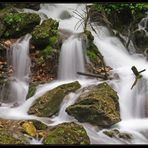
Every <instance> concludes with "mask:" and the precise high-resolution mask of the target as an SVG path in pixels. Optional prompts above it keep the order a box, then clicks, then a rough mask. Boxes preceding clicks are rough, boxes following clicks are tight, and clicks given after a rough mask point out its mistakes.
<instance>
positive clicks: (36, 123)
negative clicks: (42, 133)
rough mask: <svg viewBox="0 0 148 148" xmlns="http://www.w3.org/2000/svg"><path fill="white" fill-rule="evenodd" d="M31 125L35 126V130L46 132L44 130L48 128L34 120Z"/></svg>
mask: <svg viewBox="0 0 148 148" xmlns="http://www.w3.org/2000/svg"><path fill="white" fill-rule="evenodd" d="M32 123H33V125H34V126H35V128H36V129H37V130H46V129H47V128H48V126H47V125H45V124H43V123H42V122H40V121H36V120H34V121H32Z"/></svg>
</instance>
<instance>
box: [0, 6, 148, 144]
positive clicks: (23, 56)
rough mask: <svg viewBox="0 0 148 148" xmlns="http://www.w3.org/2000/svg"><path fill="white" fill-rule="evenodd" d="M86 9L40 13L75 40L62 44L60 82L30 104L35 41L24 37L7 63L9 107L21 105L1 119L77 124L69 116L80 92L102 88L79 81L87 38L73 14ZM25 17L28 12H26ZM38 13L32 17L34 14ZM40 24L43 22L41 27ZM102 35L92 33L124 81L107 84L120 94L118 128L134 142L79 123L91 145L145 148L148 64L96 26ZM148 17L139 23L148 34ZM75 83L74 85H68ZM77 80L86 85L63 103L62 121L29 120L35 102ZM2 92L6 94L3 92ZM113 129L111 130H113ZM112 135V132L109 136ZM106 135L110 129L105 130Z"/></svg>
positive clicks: (2, 112) (1, 110)
mask: <svg viewBox="0 0 148 148" xmlns="http://www.w3.org/2000/svg"><path fill="white" fill-rule="evenodd" d="M84 8H85V6H84V5H82V4H41V9H40V10H39V11H36V12H35V11H34V13H39V14H40V15H42V21H43V20H44V19H47V18H46V17H45V16H44V14H46V15H47V17H48V18H50V17H51V18H53V19H56V20H57V21H59V30H60V29H61V30H68V31H70V32H71V35H70V36H69V37H68V38H67V39H66V40H65V41H64V42H63V44H62V47H61V53H60V57H59V67H58V80H55V81H52V82H50V83H47V84H44V85H42V86H40V87H38V88H37V91H36V93H35V95H34V96H32V97H31V98H29V99H27V100H25V99H26V95H27V92H28V84H29V75H30V66H31V62H30V58H29V41H30V39H31V35H29V34H27V35H26V36H25V37H23V38H20V39H19V40H18V41H17V42H16V43H15V44H14V45H12V46H11V47H10V49H9V50H8V63H9V65H10V66H12V68H13V73H12V76H11V77H10V95H9V96H8V99H7V100H6V101H5V100H4V101H5V102H8V103H9V102H13V103H17V104H19V106H17V107H14V108H9V106H1V107H0V118H4V119H15V120H31V119H33V120H38V121H44V123H46V121H48V119H49V121H50V120H51V121H52V123H49V124H48V123H47V125H49V126H54V125H57V124H59V123H63V122H72V121H74V122H78V121H76V119H74V118H73V117H71V116H69V115H68V114H67V113H66V112H65V109H66V108H67V107H68V106H69V105H72V104H73V103H75V102H76V101H77V98H78V97H79V95H81V89H83V88H84V87H87V86H89V85H97V84H98V83H102V81H99V80H97V79H79V78H80V76H79V75H77V72H78V71H80V72H85V66H84V56H85V55H84V53H85V51H84V50H85V49H84V48H83V47H84V46H83V45H84V44H83V41H82V38H81V37H80V36H78V33H81V32H83V26H82V25H81V26H80V27H79V28H78V29H77V30H76V29H74V28H75V25H76V24H77V22H78V21H79V20H77V19H76V18H75V17H79V16H75V14H72V11H73V10H78V11H79V12H80V13H81V12H83V10H84ZM63 11H67V13H68V15H67V16H71V17H68V18H64V19H63V17H61V14H62V13H63ZM26 12H29V11H28V10H27V9H26ZM30 12H33V11H30ZM42 21H41V22H42ZM92 25H93V27H94V29H95V31H96V32H97V34H96V33H95V32H94V31H93V30H92V29H91V28H89V30H90V31H91V33H92V35H93V36H94V44H95V45H96V46H97V47H98V49H99V51H100V52H101V54H102V55H103V57H104V60H105V63H106V65H109V66H110V67H112V68H113V70H112V71H111V72H112V74H118V75H119V79H118V80H116V79H112V80H108V81H107V82H108V83H109V84H110V85H111V86H112V87H113V89H115V91H117V94H118V96H119V104H120V115H121V119H122V120H121V122H119V123H117V124H116V125H114V127H116V128H117V129H118V130H120V131H123V132H124V131H125V132H129V133H131V134H132V135H133V139H132V140H131V141H128V140H124V139H121V138H117V137H112V138H110V137H108V136H106V135H105V134H104V133H103V130H100V129H99V128H98V127H97V128H96V127H95V126H93V125H90V124H88V123H79V122H78V124H81V125H82V126H83V127H84V128H85V129H86V132H87V134H88V136H89V138H90V141H91V144H133V143H134V144H139V143H140V144H141V143H143V144H146V143H148V136H147V137H146V136H145V135H144V134H143V133H142V132H147V130H148V118H147V117H148V62H147V61H146V60H145V59H144V56H141V55H139V54H134V53H132V54H129V53H128V51H127V49H126V48H125V47H124V46H123V44H122V43H121V42H120V40H119V39H118V38H117V37H114V36H112V35H111V34H110V32H109V30H108V29H107V28H106V27H104V26H98V25H96V24H92ZM146 25H147V16H146V17H145V18H144V19H143V20H142V21H141V22H140V23H139V29H144V30H145V28H146ZM132 66H136V68H137V69H138V70H139V71H140V70H143V69H146V71H145V72H143V73H142V74H141V75H142V79H140V80H138V81H137V84H136V85H135V86H134V88H133V89H131V86H132V84H133V83H134V81H135V76H134V74H133V72H132V70H131V67H132ZM69 80H70V81H69ZM73 80H78V81H79V82H80V84H81V89H80V91H79V92H77V93H70V94H68V95H67V96H66V97H65V98H64V100H63V102H62V103H61V108H60V111H59V113H58V114H57V115H55V116H53V117H51V118H44V117H36V116H34V115H28V114H27V112H28V110H29V108H30V107H31V105H32V104H33V102H34V101H35V100H36V99H37V98H39V97H41V96H42V95H43V94H45V93H46V92H47V91H49V90H52V89H54V88H55V87H58V86H60V85H62V84H66V83H70V82H72V81H73ZM2 92H5V89H4V88H3V90H2ZM110 129H112V127H111V128H110ZM110 129H108V130H110ZM104 130H106V129H104ZM30 143H32V144H41V143H42V140H41V139H31V140H30Z"/></svg>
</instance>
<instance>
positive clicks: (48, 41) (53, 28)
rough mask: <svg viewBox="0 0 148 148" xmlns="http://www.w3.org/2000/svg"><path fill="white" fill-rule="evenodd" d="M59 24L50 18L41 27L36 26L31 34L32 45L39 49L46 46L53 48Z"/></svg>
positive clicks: (56, 39)
mask: <svg viewBox="0 0 148 148" xmlns="http://www.w3.org/2000/svg"><path fill="white" fill-rule="evenodd" d="M58 26H59V23H58V22H57V21H56V20H53V19H52V18H50V19H47V20H44V21H43V22H42V24H41V25H37V26H36V27H35V28H34V30H33V32H32V43H33V44H34V45H35V46H36V47H37V48H40V49H44V48H45V47H47V45H50V46H52V47H53V45H54V44H56V42H57V41H58Z"/></svg>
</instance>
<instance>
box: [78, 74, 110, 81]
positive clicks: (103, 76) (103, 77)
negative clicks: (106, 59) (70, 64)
mask: <svg viewBox="0 0 148 148" xmlns="http://www.w3.org/2000/svg"><path fill="white" fill-rule="evenodd" d="M77 74H79V75H84V76H90V77H95V78H101V79H103V80H107V78H106V76H105V75H99V74H97V75H95V74H90V73H83V72H77Z"/></svg>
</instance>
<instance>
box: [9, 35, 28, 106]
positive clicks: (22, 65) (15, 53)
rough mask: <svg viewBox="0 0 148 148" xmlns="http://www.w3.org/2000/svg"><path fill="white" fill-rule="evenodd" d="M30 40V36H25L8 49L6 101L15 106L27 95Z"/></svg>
mask: <svg viewBox="0 0 148 148" xmlns="http://www.w3.org/2000/svg"><path fill="white" fill-rule="evenodd" d="M30 39H31V35H30V34H27V35H25V36H24V37H22V38H20V39H18V40H17V42H16V43H14V44H13V45H12V46H11V47H10V49H8V54H7V55H8V57H7V58H8V63H9V65H10V66H11V67H12V75H11V77H10V94H9V97H8V100H9V101H10V100H11V101H12V102H13V103H17V104H22V103H23V102H24V101H25V99H26V95H27V93H28V85H29V75H30V66H31V62H30V57H29V41H30Z"/></svg>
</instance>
